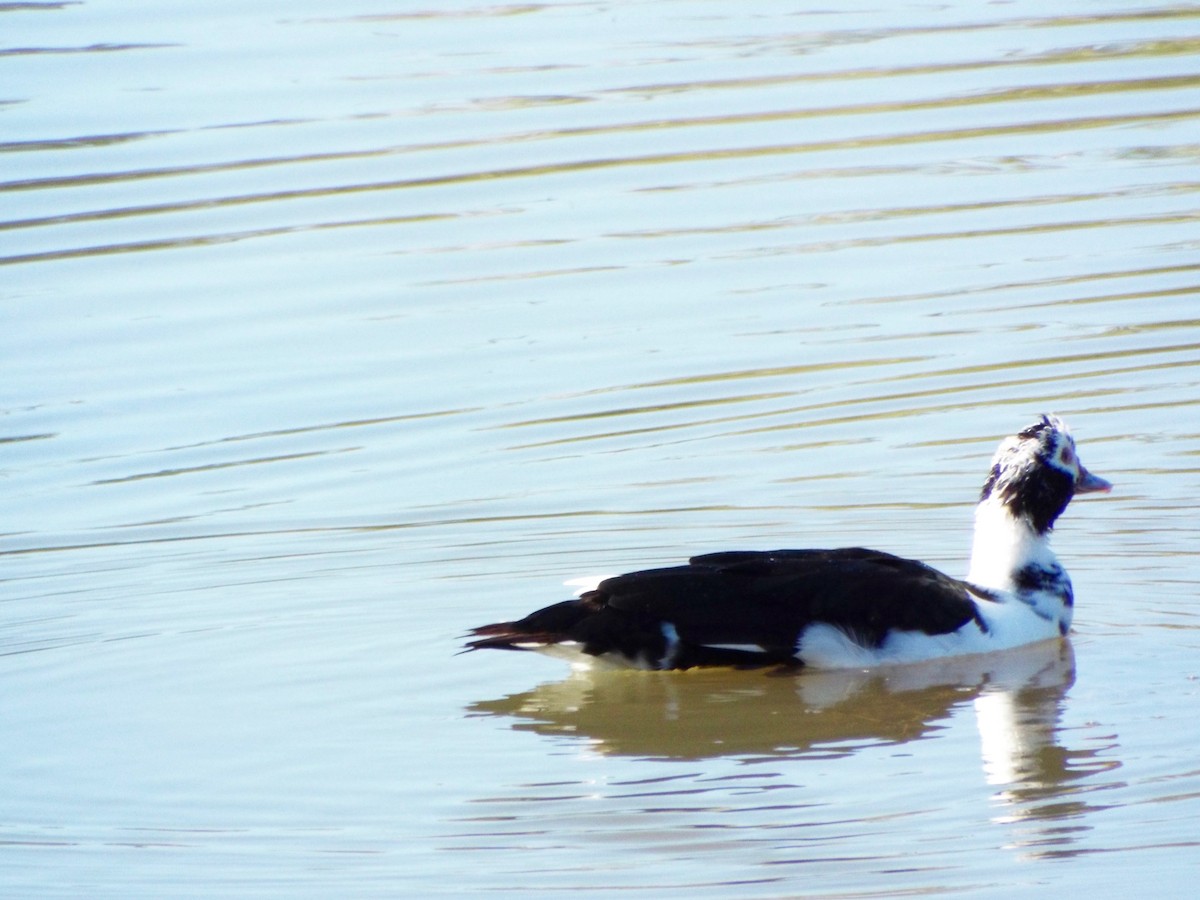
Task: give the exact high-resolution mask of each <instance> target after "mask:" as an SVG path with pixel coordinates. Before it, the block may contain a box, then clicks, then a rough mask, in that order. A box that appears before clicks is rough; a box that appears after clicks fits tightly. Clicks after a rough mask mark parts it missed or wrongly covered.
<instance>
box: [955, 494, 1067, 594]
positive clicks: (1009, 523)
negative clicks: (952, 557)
mask: <svg viewBox="0 0 1200 900" xmlns="http://www.w3.org/2000/svg"><path fill="white" fill-rule="evenodd" d="M1057 563H1058V558H1057V557H1056V556H1055V555H1054V551H1053V550H1051V549H1050V532H1049V531H1047V532H1045V533H1044V534H1038V533H1037V532H1036V531H1035V530H1034V528H1033V525H1032V524H1031V523H1030V522H1029V520H1027V519H1024V518H1017V517H1015V516H1013V514H1012V513H1011V512H1010V511H1009V509H1008V507H1007V506H1005V505H1004V504H1003V503H1001V502H1000V500H999V499H998V498H997V497H996V496H995V495H994V494H993V495H992V496H990V497H988V498H987V499H986V500H984V501H983V502H981V503H980V504H979V505H978V506H977V507H976V508H975V538H974V541H973V543H972V545H971V566H970V571H969V572H968V573H967V579H966V580H967V581H969V582H970V583H971V584H977V585H979V586H980V587H985V588H990V589H992V590H996V591H1012V590H1014V587H1015V585H1014V576H1015V575H1016V573H1017V572H1019V571H1021V570H1022V569H1024V568H1026V567H1027V566H1029V565H1031V564H1033V565H1037V566H1039V567H1042V568H1050V567H1052V566H1054V565H1056V564H1057Z"/></svg>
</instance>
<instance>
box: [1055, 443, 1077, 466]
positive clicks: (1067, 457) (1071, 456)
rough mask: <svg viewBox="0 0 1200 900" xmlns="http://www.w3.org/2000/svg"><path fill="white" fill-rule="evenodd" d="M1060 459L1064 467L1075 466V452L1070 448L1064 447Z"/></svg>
mask: <svg viewBox="0 0 1200 900" xmlns="http://www.w3.org/2000/svg"><path fill="white" fill-rule="evenodd" d="M1058 458H1059V459H1060V460H1061V461H1062V464H1063V465H1064V466H1071V465H1074V464H1075V451H1074V450H1072V449H1071V448H1070V447H1063V448H1062V450H1061V451H1060V452H1059V454H1058Z"/></svg>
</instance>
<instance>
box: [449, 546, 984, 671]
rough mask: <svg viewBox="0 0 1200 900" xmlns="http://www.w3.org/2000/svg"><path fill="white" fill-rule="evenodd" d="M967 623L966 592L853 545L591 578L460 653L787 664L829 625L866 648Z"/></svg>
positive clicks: (913, 565)
mask: <svg viewBox="0 0 1200 900" xmlns="http://www.w3.org/2000/svg"><path fill="white" fill-rule="evenodd" d="M972 619H978V613H977V610H976V608H975V604H974V603H973V602H972V600H971V598H970V597H969V595H968V593H967V588H966V585H965V584H963V583H962V582H961V581H958V580H957V579H954V578H951V577H950V576H948V575H944V574H943V573H941V572H938V571H937V570H936V569H933V568H931V567H929V566H926V565H924V564H923V563H919V562H916V561H914V560H907V559H903V558H901V557H897V556H893V555H891V554H888V553H881V552H879V551H875V550H865V549H862V548H845V549H840V550H775V551H735V552H727V553H710V554H706V555H704V556H697V557H694V558H693V559H691V560H690V561H689V562H688V564H687V565H684V566H673V567H670V568H663V569H647V570H644V571H640V572H631V573H629V574H627V575H618V576H616V577H614V578H609V579H606V580H604V581H602V582H601V583H600V584H599V585H598V586H597V587H596V589H595V590H593V591H589V592H587V593H585V594H583V595H582V596H580V597H579V598H578V599H576V600H571V601H567V602H564V603H558V604H555V605H553V606H549V607H546V608H545V609H541V610H538V611H537V612H535V613H532V614H531V615H529V616H526V617H525V618H524V619H521V620H519V621H516V622H504V623H498V624H496V625H488V626H484V627H483V628H479V629H476V630H475V631H474V632H472V635H473V636H474V638H475V639H474V640H472V641H471V642H469V644H468V647H470V648H472V649H479V648H484V647H502V648H507V649H531V648H535V647H540V646H545V645H547V644H555V643H573V644H576V645H578V646H579V647H580V649H581V650H582V651H583V652H584V653H587V654H590V655H593V656H601V655H604V654H609V653H616V654H620V655H621V656H623V657H625V658H626V659H628V660H630V661H634V662H636V663H638V664H641V665H646V666H649V667H652V668H670V667H673V668H686V667H688V666H692V665H730V664H733V665H737V664H759V665H761V664H766V663H773V662H795V661H796V660H795V652H796V647H797V643H798V641H799V639H800V636H801V635H802V633H803V632H804V630H805V629H806V628H807V627H809V626H810V625H813V624H816V623H825V624H829V625H833V626H835V627H837V628H839V629H841V630H842V631H844V632H845V633H846V634H847V635H848V636H849V637H850V638H851V639H853V640H854V641H856V642H858V643H860V644H862V645H863V646H866V647H877V646H879V645H880V644H881V643H882V642H883V640H884V638H885V637H886V636H887V634H888V632H890V631H893V630H902V631H923V632H925V633H928V634H944V633H947V632H950V631H954V630H955V629H957V628H959V627H961V626H962V625H963V624H965V623H966V622H968V621H970V620H972Z"/></svg>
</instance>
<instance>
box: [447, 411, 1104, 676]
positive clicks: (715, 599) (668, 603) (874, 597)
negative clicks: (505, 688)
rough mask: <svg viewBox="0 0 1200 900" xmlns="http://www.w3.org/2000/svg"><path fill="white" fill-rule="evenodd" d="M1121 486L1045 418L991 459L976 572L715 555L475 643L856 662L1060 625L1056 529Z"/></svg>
mask: <svg viewBox="0 0 1200 900" xmlns="http://www.w3.org/2000/svg"><path fill="white" fill-rule="evenodd" d="M1110 488H1111V485H1110V484H1109V483H1108V482H1107V481H1105V480H1104V479H1102V478H1099V477H1097V476H1095V475H1092V474H1091V473H1090V472H1088V471H1087V469H1085V468H1084V467H1083V465H1082V463H1081V462H1080V461H1079V457H1078V454H1077V453H1076V450H1075V442H1074V439H1073V438H1072V437H1071V434H1070V431H1069V430H1068V429H1067V427H1066V425H1065V424H1064V423H1063V422H1062V421H1061V420H1060V419H1058V418H1056V417H1054V416H1042V417H1041V418H1040V419H1039V420H1038V421H1037V422H1036V423H1034V424H1033V425H1031V426H1030V427H1028V428H1026V429H1025V430H1024V431H1021V432H1020V433H1019V434H1017V435H1014V436H1013V437H1010V438H1007V439H1005V440H1004V442H1003V443H1001V445H1000V447H999V449H998V450H997V452H996V455H995V457H994V458H993V459H992V465H991V468H990V470H989V473H988V477H987V479H986V481H985V483H984V486H983V492H982V494H981V496H980V500H979V505H978V507H977V508H976V513H975V537H974V544H973V548H972V553H971V564H970V570H969V572H968V574H967V577H966V578H965V579H957V578H953V577H951V576H949V575H946V574H943V573H942V572H939V571H937V570H936V569H933V568H931V567H929V566H927V565H925V564H923V563H920V562H917V561H915V560H909V559H903V558H901V557H897V556H893V555H891V554H888V553H883V552H881V551H877V550H866V549H863V548H857V547H854V548H843V549H838V550H773V551H732V552H726V553H710V554H706V555H704V556H698V557H694V558H693V559H691V560H689V561H688V563H687V564H686V565H682V566H671V567H667V568H662V569H650V570H645V571H641V572H633V573H630V574H627V575H618V576H616V577H614V578H608V579H605V580H604V581H602V582H600V584H599V585H597V586H596V587H595V588H594V589H593V590H589V591H585V592H584V593H582V594H581V595H580V596H579V597H578V598H577V599H575V600H568V601H564V602H562V603H556V604H554V605H552V606H548V607H545V608H544V609H539V610H537V611H536V612H534V613H531V614H530V615H528V616H526V617H525V618H523V619H520V620H517V621H513V622H500V623H496V624H494V625H485V626H483V627H481V628H476V629H474V630H473V631H472V632H471V636H472V639H471V640H470V641H468V643H467V649H472V650H476V649H486V648H498V649H508V650H541V651H544V652H548V653H552V654H554V655H560V656H566V657H567V658H569V659H571V660H572V661H573V662H576V663H582V664H589V665H590V664H596V663H607V664H616V665H622V666H635V667H639V668H648V669H686V668H691V667H693V666H706V665H718V666H719V665H726V666H729V665H732V666H760V665H779V664H782V665H793V666H795V665H800V666H813V667H819V668H847V667H853V668H858V667H863V666H875V665H888V664H900V663H913V662H920V661H924V660H929V659H934V658H938V657H946V656H957V655H962V654H972V653H984V652H990V651H995V650H1005V649H1009V648H1013V647H1018V646H1021V645H1024V644H1029V643H1033V642H1036V641H1042V640H1047V639H1051V638H1059V637H1061V636H1063V635H1065V634H1066V633H1067V631H1068V630H1069V628H1070V625H1071V618H1072V613H1073V610H1074V595H1073V592H1072V588H1071V580H1070V578H1069V577H1068V576H1067V573H1066V571H1065V570H1064V568H1063V566H1062V564H1061V563H1060V562H1059V561H1058V559H1057V557H1056V556H1055V555H1054V553H1053V551H1052V550H1051V548H1050V534H1051V532H1052V530H1053V527H1054V523H1055V521H1056V520H1057V519H1058V517H1059V516H1060V515H1061V514H1062V512H1063V511H1064V510H1065V509H1066V507H1067V504H1068V503H1070V501H1071V498H1072V497H1073V496H1074V495H1075V494H1079V493H1087V492H1093V491H1108V490H1109V489H1110Z"/></svg>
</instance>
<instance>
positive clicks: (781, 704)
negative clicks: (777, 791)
mask: <svg viewBox="0 0 1200 900" xmlns="http://www.w3.org/2000/svg"><path fill="white" fill-rule="evenodd" d="M1074 673H1075V667H1074V658H1073V655H1072V653H1071V647H1070V644H1068V643H1066V642H1062V641H1043V642H1041V643H1038V644H1035V645H1032V646H1030V647H1025V648H1020V649H1017V650H1014V651H1012V652H1011V653H1003V654H993V655H987V656H969V657H960V658H956V659H950V660H937V661H933V662H928V663H919V664H915V665H911V666H889V667H886V668H878V669H871V670H867V671H848V670H841V671H808V672H805V673H804V674H803V675H799V676H796V677H787V678H778V677H770V676H767V675H760V676H758V677H753V678H747V677H744V676H742V677H733V676H731V674H730V673H729V672H728V671H722V670H710V671H706V672H694V673H692V674H690V675H688V676H686V677H682V678H678V677H674V678H671V677H653V678H648V677H632V676H630V675H629V674H627V673H623V672H604V671H600V672H576V673H574V674H572V675H571V676H570V677H569V678H567V679H566V680H564V681H560V682H553V683H548V684H543V685H540V686H539V687H537V688H535V689H533V690H532V691H526V692H523V693H519V694H513V695H510V696H508V697H503V698H500V699H498V700H489V701H483V702H480V703H476V704H473V705H472V706H471V707H470V711H471V712H473V713H476V714H485V715H493V716H503V717H506V718H507V717H511V718H514V719H516V720H518V722H517V724H516V725H515V727H516V728H518V729H521V730H529V731H535V732H537V733H539V734H544V735H564V736H566V735H569V736H571V737H573V738H575V739H583V740H586V741H588V742H589V743H590V744H591V746H592V747H593V749H594V750H595V751H596V752H599V753H613V754H621V755H633V756H646V757H665V758H675V759H700V758H705V757H713V756H729V755H754V756H780V757H791V756H806V755H810V754H819V755H821V756H828V755H849V754H850V753H852V752H854V751H855V750H856V749H858V748H860V747H862V746H866V745H874V744H879V743H896V744H900V743H905V742H908V741H911V740H916V739H919V738H922V737H926V736H928V735H930V734H931V733H932V732H935V731H937V730H938V728H939V725H938V723H939V722H941V721H943V720H945V719H946V718H947V717H948V716H949V715H950V714H951V713H952V712H953V711H954V710H956V709H958V708H960V707H963V706H966V705H967V704H970V703H971V702H972V701H974V702H975V704H976V709H977V714H978V719H979V727H980V734H981V737H982V738H983V759H984V765H985V769H987V770H988V772H989V776H994V775H996V774H998V773H1000V772H1001V771H1009V772H1014V773H1026V774H1031V773H1030V768H1031V767H1037V766H1040V765H1042V764H1043V762H1045V761H1054V760H1059V761H1060V762H1061V761H1062V759H1063V756H1062V754H1061V753H1053V752H1051V753H1049V754H1047V753H1045V752H1044V751H1045V749H1046V748H1047V747H1052V746H1053V744H1054V725H1055V723H1056V721H1057V718H1058V713H1059V704H1060V701H1061V699H1062V697H1063V695H1064V694H1065V693H1066V690H1067V688H1068V687H1070V685H1071V683H1072V682H1073V680H1074ZM1051 777H1053V776H1051Z"/></svg>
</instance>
